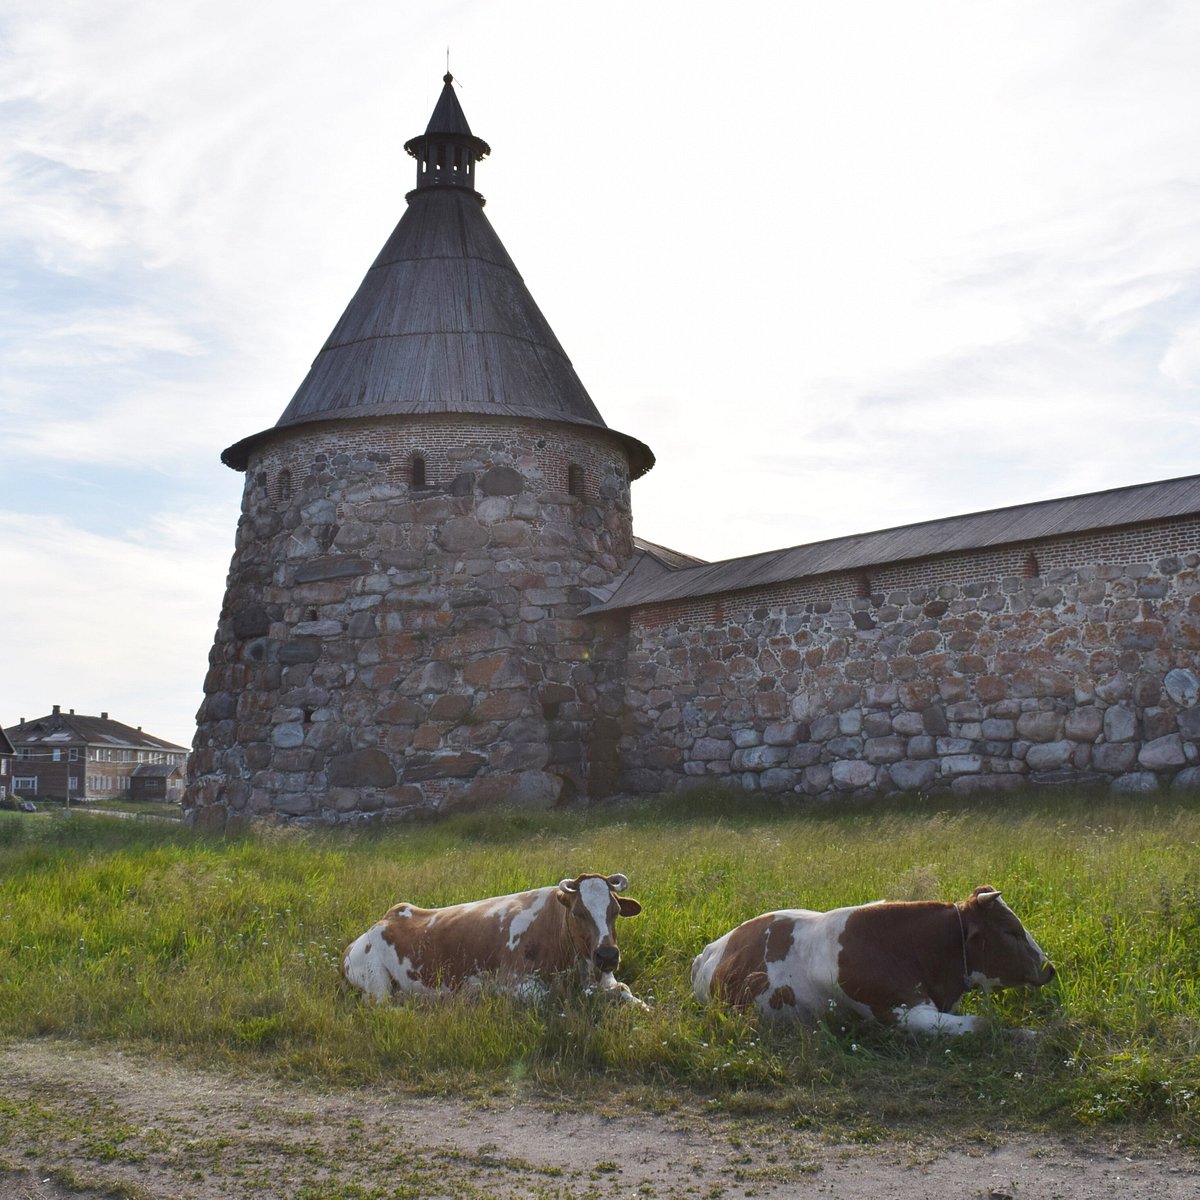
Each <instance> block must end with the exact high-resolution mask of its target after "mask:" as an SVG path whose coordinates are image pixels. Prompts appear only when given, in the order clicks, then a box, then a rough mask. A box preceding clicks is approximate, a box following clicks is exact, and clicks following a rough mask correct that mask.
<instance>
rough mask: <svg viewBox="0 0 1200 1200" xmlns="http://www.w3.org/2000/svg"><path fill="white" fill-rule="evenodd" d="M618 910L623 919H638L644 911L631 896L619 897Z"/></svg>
mask: <svg viewBox="0 0 1200 1200" xmlns="http://www.w3.org/2000/svg"><path fill="white" fill-rule="evenodd" d="M617 909H618V910H619V911H620V913H621V916H623V917H636V916H637V915H638V913H640V912H641V911H642V906H641V905H640V904H639V903H638V902H637V901H636V900H634V899H633V898H632V897H630V896H618V897H617Z"/></svg>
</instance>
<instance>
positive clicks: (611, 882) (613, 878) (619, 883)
mask: <svg viewBox="0 0 1200 1200" xmlns="http://www.w3.org/2000/svg"><path fill="white" fill-rule="evenodd" d="M608 886H609V887H610V888H612V890H613V891H614V892H623V891H624V890H625V889H626V888H627V887H628V886H629V877H628V876H627V875H622V874H621V873H620V872H619V871H618V872H617V873H616V874H615V875H610V876H609V877H608Z"/></svg>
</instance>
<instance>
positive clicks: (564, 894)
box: [342, 875, 642, 1004]
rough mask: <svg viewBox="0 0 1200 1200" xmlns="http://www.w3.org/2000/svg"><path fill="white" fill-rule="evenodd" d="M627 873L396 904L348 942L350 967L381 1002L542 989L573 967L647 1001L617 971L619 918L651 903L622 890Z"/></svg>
mask: <svg viewBox="0 0 1200 1200" xmlns="http://www.w3.org/2000/svg"><path fill="white" fill-rule="evenodd" d="M628 884H629V880H628V879H626V877H625V876H624V875H608V876H604V875H580V876H579V877H578V878H576V879H564V880H563V881H562V882H561V883H558V884H555V885H554V886H553V887H543V888H535V889H534V890H533V891H529V892H515V893H514V894H513V895H511V896H493V897H491V898H489V899H486V900H473V901H471V902H469V903H467V904H452V905H449V906H448V907H446V908H417V907H416V906H415V905H413V904H395V905H393V906H392V907H391V908H389V909H388V911H387V912H386V913H385V914H384V917H383V919H382V920H381V921H379V922H377V923H376V924H375V925H374V926H372V928H370V929H368V930H367V932H366V933H364V934H363V935H362V936H361V937H359V938H356V939H355V940H354V941H353V942H351V943H350V945H349V946H347V947H346V952H345V954H343V955H342V974H343V975H344V976H345V977H346V979H347V980H348V981H349V982H350V983H351V984H353V986H354V987H356V988H359V989H361V990H362V991H363V992H365V993H366V994H367V995H368V996H369V997H371V998H372V999H374V1000H383V999H386V998H387V997H389V996H401V995H414V996H430V995H437V994H440V993H447V992H455V991H473V990H478V989H479V988H481V987H492V988H497V989H500V990H504V991H510V992H513V993H515V994H518V995H526V996H534V995H537V994H538V993H540V992H543V991H544V990H545V985H546V983H547V981H548V980H549V979H550V978H551V977H552V976H554V975H556V974H558V973H560V972H563V971H568V970H570V969H572V968H576V969H577V970H578V973H579V976H580V979H581V981H582V982H583V983H584V984H585V985H592V986H595V987H596V988H597V989H598V990H599V991H601V992H603V993H607V994H609V995H611V996H613V997H614V998H616V999H620V1000H627V1001H630V1002H632V1003H635V1004H641V1001H640V1000H638V999H637V997H635V996H634V995H633V993H632V992H631V991H630V990H629V988H627V987H626V986H625V984H623V983H618V982H617V980H616V979H615V978H614V977H613V972H615V971H616V969H617V967H618V966H619V965H620V961H621V952H620V951H619V950H618V949H617V941H616V936H615V925H616V920H617V917H619V916H621V917H635V916H637V914H638V913H639V912H641V911H642V906H641V905H640V904H639V903H638V902H637V901H636V900H632V899H630V898H629V897H627V896H620V895H618V893H619V892H621V891H623V890H624V889H625V888H626V887H627V886H628Z"/></svg>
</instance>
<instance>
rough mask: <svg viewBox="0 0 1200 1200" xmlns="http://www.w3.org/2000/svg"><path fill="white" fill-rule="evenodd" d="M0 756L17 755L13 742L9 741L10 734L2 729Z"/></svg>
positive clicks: (0, 732) (0, 733)
mask: <svg viewBox="0 0 1200 1200" xmlns="http://www.w3.org/2000/svg"><path fill="white" fill-rule="evenodd" d="M0 754H16V750H15V749H14V747H13V744H12V742H10V741H9V740H8V734H6V733H5V732H4V730H3V729H0Z"/></svg>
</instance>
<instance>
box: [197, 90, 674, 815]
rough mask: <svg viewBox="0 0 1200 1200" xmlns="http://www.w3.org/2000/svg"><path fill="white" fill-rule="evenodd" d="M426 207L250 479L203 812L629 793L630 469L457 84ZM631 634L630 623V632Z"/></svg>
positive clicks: (204, 767) (319, 811) (201, 744)
mask: <svg viewBox="0 0 1200 1200" xmlns="http://www.w3.org/2000/svg"><path fill="white" fill-rule="evenodd" d="M444 82H445V86H444V88H443V90H442V93H441V97H440V99H439V100H438V103H437V106H436V108H435V110H434V113H433V116H432V117H431V119H430V122H429V126H428V128H427V129H426V131H425V133H424V135H422V136H421V137H417V138H414V139H412V140H411V141H410V142H408V143H407V144H406V146H405V149H406V150H407V151H408V153H409V154H410V155H412V156H413V157H414V158H415V159H416V162H417V184H416V187H415V189H414V190H413V191H412V192H410V193H409V195H408V197H407V200H408V207H407V210H406V211H405V213H404V215H403V217H402V219H401V220H400V222H399V224H398V225H397V227H396V229H395V231H394V232H393V234H392V236H391V237H390V238H389V239H388V242H387V244H386V245H385V246H384V248H383V250H382V251H381V252H380V254H379V257H378V258H377V259H376V261H375V263H374V265H373V266H372V267H371V269H370V271H369V272H368V273H367V276H366V278H365V279H364V281H363V283H362V285H361V286H360V288H359V290H358V292H357V293H356V294H355V296H354V297H353V299H352V300H351V301H350V304H349V306H348V307H347V309H346V311H345V313H344V314H343V316H342V318H341V320H340V321H339V322H338V324H337V326H336V328H335V329H334V331H333V333H332V334H331V335H330V337H329V340H328V341H327V342H326V344H325V346H324V347H323V349H322V350H321V352H320V354H319V355H318V356H317V359H316V360H315V362H314V363H313V366H312V369H311V371H310V372H309V374H308V376H307V378H306V379H305V380H304V382H303V383H302V384H301V386H300V389H299V391H298V392H297V393H296V396H295V397H294V398H293V400H292V402H291V404H290V405H289V406H288V408H287V409H286V410H285V412H284V413H283V415H282V417H281V418H280V420H279V422H278V423H277V424H276V426H275V427H274V428H273V429H269V430H266V431H264V432H262V433H259V434H256V435H253V436H251V437H249V438H245V439H243V440H242V441H240V442H238V443H237V444H236V445H234V446H231V447H230V448H229V449H228V450H226V451H225V453H224V455H223V456H222V457H223V460H224V461H225V462H226V463H227V464H228V465H229V466H231V467H233V468H235V469H237V470H241V471H244V472H245V475H246V482H245V489H244V494H243V500H242V514H241V520H240V522H239V525H238V531H237V541H236V547H235V550H234V555H233V560H232V563H231V565H230V570H229V577H228V582H227V589H226V593H225V600H224V604H223V606H222V611H221V616H220V621H219V625H218V629H217V634H216V638H215V641H214V645H213V649H212V652H211V655H210V665H209V672H208V676H207V679H206V681H205V698H204V702H203V704H202V706H201V709H200V712H199V714H198V718H197V726H198V727H197V733H196V739H195V743H194V750H193V754H192V757H191V762H190V784H189V789H188V794H187V799H186V802H185V807H186V808H187V809H188V812H189V815H190V817H191V819H192V820H193V821H195V822H197V823H200V824H204V825H209V826H220V825H223V824H224V823H226V821H228V820H230V819H235V820H236V819H243V818H263V817H282V818H292V819H301V820H306V821H336V820H344V819H352V818H354V817H360V816H369V815H373V814H379V815H391V816H400V815H404V814H409V813H413V812H417V811H427V810H434V811H445V810H448V809H452V808H454V807H458V806H462V805H472V806H474V805H480V804H492V803H507V804H516V805H531V806H536V807H548V806H551V805H555V804H561V803H564V802H569V801H571V800H573V799H574V798H576V797H586V796H587V795H589V794H591V793H596V792H604V791H607V790H609V789H611V787H612V786H614V784H615V773H616V770H617V765H616V761H615V757H614V756H615V753H616V743H617V740H618V738H619V736H620V723H619V717H620V705H621V691H622V688H623V676H624V671H623V658H624V653H625V644H624V640H623V638H622V637H621V636H620V632H621V631H622V630H623V629H624V624H625V623H624V621H623V619H621V618H615V619H614V618H609V619H607V620H606V619H605V618H598V619H592V620H590V621H584V620H583V619H581V616H580V614H581V612H582V611H583V610H584V609H585V608H587V607H588V606H589V605H591V604H592V603H594V601H595V595H594V594H593V592H592V591H589V589H602V590H603V589H605V588H606V587H609V586H610V585H611V584H612V583H613V581H614V580H616V579H617V578H618V577H619V576H620V575H621V574H622V573H623V572H624V571H625V569H626V568H627V566H628V565H629V562H630V560H631V558H632V557H633V554H634V545H633V533H632V523H631V513H630V501H629V484H630V480H631V478H635V477H636V476H637V475H639V474H641V473H643V472H644V471H646V470H648V469H649V468H650V466H651V465H652V464H653V461H654V459H653V455H652V454H651V453H650V451H649V449H648V448H647V447H646V446H644V445H643V444H642V443H641V442H639V441H637V440H636V439H634V438H631V437H628V436H626V435H624V434H620V433H616V432H614V431H612V430H610V429H608V428H607V426H606V425H605V423H604V421H603V419H602V418H601V416H600V414H599V412H598V411H597V410H596V408H595V406H594V404H593V403H592V401H591V399H590V398H589V396H588V394H587V392H586V391H585V390H584V388H583V385H582V384H581V383H580V381H579V379H578V377H577V376H576V374H575V372H574V370H573V369H572V367H571V364H570V362H569V361H568V359H567V358H566V356H565V354H564V353H563V351H562V348H561V347H560V346H559V344H558V341H557V339H556V338H555V337H554V334H553V333H552V331H551V330H550V327H549V326H548V325H547V323H546V321H545V319H544V318H543V316H542V314H541V312H540V311H539V310H538V308H537V305H536V304H535V303H534V301H533V298H532V297H531V296H530V294H529V292H528V290H527V289H526V288H525V286H524V283H523V282H522V280H521V278H520V276H519V275H518V274H517V271H516V269H515V267H514V266H513V264H512V261H511V260H510V259H509V257H508V254H507V253H506V251H505V250H504V247H503V246H502V245H501V243H500V240H499V239H498V238H497V236H496V234H495V233H494V231H493V230H492V227H491V225H490V223H489V222H488V220H487V218H486V217H485V216H484V213H483V198H482V197H481V196H480V195H479V193H478V192H477V191H476V190H475V187H474V184H475V165H476V163H477V161H478V160H479V159H481V158H483V157H484V156H486V155H487V154H488V153H489V147H488V146H487V144H486V143H485V142H483V141H482V140H481V139H479V138H476V137H475V136H474V135H473V134H472V133H471V131H470V128H469V126H468V125H467V122H466V119H465V117H464V115H463V112H462V109H461V107H460V106H459V103H458V100H457V97H456V96H455V93H454V87H453V81H452V78H451V76H450V75H447V76H446V78H445V81H444ZM613 630H615V631H616V632H617V636H611V631H613Z"/></svg>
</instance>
